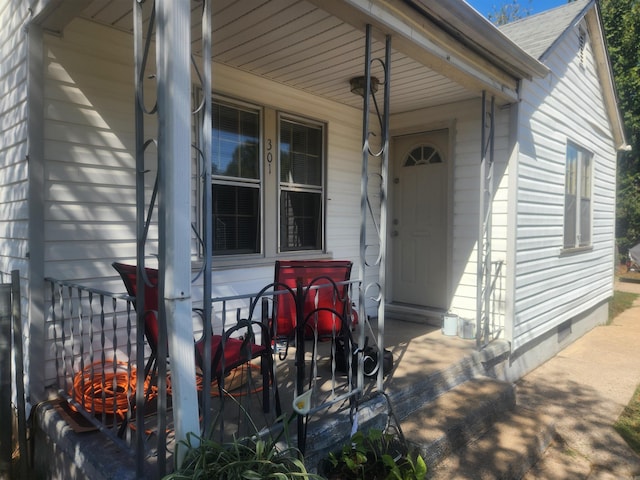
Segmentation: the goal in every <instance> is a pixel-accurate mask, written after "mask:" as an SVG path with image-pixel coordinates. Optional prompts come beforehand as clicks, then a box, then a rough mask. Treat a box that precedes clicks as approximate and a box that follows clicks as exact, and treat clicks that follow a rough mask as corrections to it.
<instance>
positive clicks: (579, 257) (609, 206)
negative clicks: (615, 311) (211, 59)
mask: <svg viewBox="0 0 640 480" xmlns="http://www.w3.org/2000/svg"><path fill="white" fill-rule="evenodd" d="M586 40H587V41H586V43H585V44H584V50H583V56H582V61H581V56H580V38H579V29H578V28H577V27H576V28H574V29H570V30H569V31H567V32H566V34H565V36H564V37H563V39H562V41H561V42H559V44H557V45H556V47H555V49H554V50H553V52H551V54H550V55H549V56H548V57H547V58H546V59H544V60H545V63H546V64H547V65H548V66H549V67H550V68H551V70H552V73H551V74H550V75H549V76H548V77H547V78H545V79H541V80H535V81H534V82H524V84H523V88H522V98H523V102H521V104H520V116H519V126H518V129H519V135H518V141H519V158H518V185H517V220H516V224H517V238H516V254H515V259H516V265H515V272H516V278H515V295H514V298H515V305H514V318H513V322H514V325H513V332H512V334H511V335H512V339H511V340H512V342H513V345H514V348H515V349H518V348H520V347H522V346H524V345H525V344H526V343H527V342H529V341H532V340H534V339H535V338H537V337H539V336H542V335H544V334H546V333H548V332H551V331H553V329H555V328H557V327H558V326H559V325H561V324H563V323H564V322H566V321H567V320H569V319H571V318H573V317H574V316H576V315H578V314H580V313H581V312H584V311H586V310H587V309H589V308H591V307H594V306H596V305H597V304H598V303H599V302H602V301H604V300H605V299H606V298H608V296H609V295H610V294H611V289H612V279H613V271H612V269H613V260H612V254H613V251H614V230H615V228H614V223H615V162H616V155H615V150H614V145H613V140H612V138H611V137H610V134H609V133H608V131H605V129H604V128H603V127H601V125H604V126H606V125H608V124H609V123H608V119H607V116H606V111H605V108H604V102H603V98H602V94H601V87H600V83H599V81H598V78H597V76H596V65H595V62H594V58H593V53H592V50H591V45H590V42H589V36H588V35H587V38H586ZM568 139H571V140H572V141H575V142H576V143H577V144H578V145H580V146H581V147H584V148H585V149H586V150H588V151H589V152H591V153H593V165H592V176H593V190H592V202H591V203H592V205H591V209H592V212H593V213H592V219H593V224H592V227H591V237H592V238H591V247H590V248H588V249H583V250H581V251H577V252H575V253H573V254H570V255H569V254H566V253H565V252H564V203H565V199H564V197H565V165H566V164H565V157H566V153H567V142H568Z"/></svg>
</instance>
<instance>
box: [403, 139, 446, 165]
mask: <svg viewBox="0 0 640 480" xmlns="http://www.w3.org/2000/svg"><path fill="white" fill-rule="evenodd" d="M437 163H444V158H443V156H442V155H441V154H440V151H439V150H438V149H437V148H436V147H435V146H433V145H429V144H423V145H420V146H418V147H416V148H414V149H413V150H411V152H409V154H408V155H407V157H406V158H405V159H404V163H403V166H405V167H415V166H417V165H433V164H437Z"/></svg>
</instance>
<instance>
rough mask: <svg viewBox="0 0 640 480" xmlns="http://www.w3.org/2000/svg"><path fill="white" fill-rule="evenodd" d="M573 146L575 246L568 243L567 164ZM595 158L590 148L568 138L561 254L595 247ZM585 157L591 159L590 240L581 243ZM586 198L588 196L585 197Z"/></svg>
mask: <svg viewBox="0 0 640 480" xmlns="http://www.w3.org/2000/svg"><path fill="white" fill-rule="evenodd" d="M571 148H573V149H574V150H575V151H576V173H575V201H574V208H573V215H574V218H573V221H574V232H575V233H574V238H573V246H568V245H567V243H568V242H567V240H568V239H567V231H566V230H567V181H568V175H567V166H568V163H567V162H568V160H569V149H571ZM594 158H595V155H594V153H593V152H591V151H590V150H588V149H586V148H585V147H583V146H581V145H580V144H578V143H576V142H573V141H571V140H567V144H566V148H565V169H564V202H563V223H562V250H561V254H570V253H577V252H582V251H590V250H592V249H593V193H594V188H593V187H594V186H593V182H594V175H593V170H594V164H595V162H594ZM585 159H588V160H589V162H588V163H589V165H588V168H589V170H590V172H589V176H588V181H589V242H588V243H587V244H584V245H581V244H580V239H581V236H582V221H581V215H580V211H581V202H582V196H581V193H582V187H583V183H584V182H583V180H584V172H585V165H584V164H585ZM585 198H586V197H585Z"/></svg>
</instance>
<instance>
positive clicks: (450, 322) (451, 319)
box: [442, 313, 459, 337]
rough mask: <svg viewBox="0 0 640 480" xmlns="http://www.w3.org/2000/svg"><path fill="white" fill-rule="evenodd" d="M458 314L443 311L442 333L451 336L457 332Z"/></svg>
mask: <svg viewBox="0 0 640 480" xmlns="http://www.w3.org/2000/svg"><path fill="white" fill-rule="evenodd" d="M458 319H459V317H458V315H454V314H452V313H445V314H444V315H443V316H442V333H443V334H444V335H448V336H450V337H453V336H455V335H457V334H458Z"/></svg>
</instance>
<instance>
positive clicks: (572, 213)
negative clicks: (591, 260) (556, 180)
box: [564, 142, 593, 249]
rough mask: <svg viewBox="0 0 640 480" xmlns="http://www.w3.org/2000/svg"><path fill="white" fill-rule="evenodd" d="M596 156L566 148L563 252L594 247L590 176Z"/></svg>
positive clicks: (575, 146)
mask: <svg viewBox="0 0 640 480" xmlns="http://www.w3.org/2000/svg"><path fill="white" fill-rule="evenodd" d="M592 158H593V155H592V154H591V153H590V152H588V151H586V150H585V149H583V148H581V147H579V146H577V145H575V144H574V143H571V142H569V143H568V144H567V158H566V162H567V164H566V173H565V195H564V197H565V198H564V248H566V249H569V248H579V247H586V246H589V245H591V192H592V187H591V176H592V168H593V167H592V163H593V161H592Z"/></svg>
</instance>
